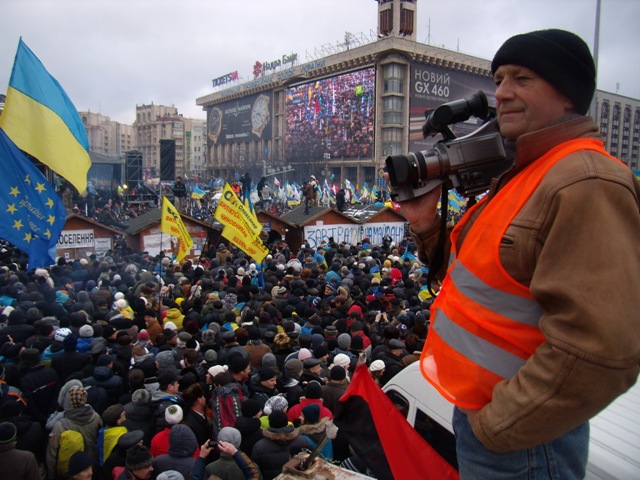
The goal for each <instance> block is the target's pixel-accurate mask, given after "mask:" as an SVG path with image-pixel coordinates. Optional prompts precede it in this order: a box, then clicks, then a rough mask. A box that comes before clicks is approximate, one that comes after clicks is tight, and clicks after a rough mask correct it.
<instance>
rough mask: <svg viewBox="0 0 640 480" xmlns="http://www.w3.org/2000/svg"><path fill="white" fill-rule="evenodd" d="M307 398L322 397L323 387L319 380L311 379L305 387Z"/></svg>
mask: <svg viewBox="0 0 640 480" xmlns="http://www.w3.org/2000/svg"><path fill="white" fill-rule="evenodd" d="M304 396H305V398H315V399H317V398H320V397H321V396H322V388H321V386H320V383H319V382H316V381H315V380H311V381H310V382H309V383H308V384H307V386H306V387H304Z"/></svg>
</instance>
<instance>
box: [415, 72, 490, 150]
mask: <svg viewBox="0 0 640 480" xmlns="http://www.w3.org/2000/svg"><path fill="white" fill-rule="evenodd" d="M410 84H411V86H410V88H411V97H410V99H409V151H410V152H416V151H420V150H425V149H426V148H427V147H428V146H430V145H432V144H433V143H434V142H435V141H438V140H442V136H440V135H436V136H435V137H432V138H428V139H423V138H422V124H423V123H424V120H425V111H427V112H430V111H431V110H433V109H434V108H436V107H438V106H440V105H442V104H443V103H447V102H452V101H454V100H460V99H463V98H468V97H469V96H470V95H472V94H474V93H476V92H477V91H478V90H482V91H483V92H484V93H485V94H486V96H487V99H488V100H489V105H493V106H495V96H494V92H495V89H496V87H495V84H494V82H493V79H492V78H489V77H481V76H478V75H473V74H471V73H467V72H459V71H454V70H448V69H444V68H441V67H437V66H434V65H423V64H417V63H415V64H413V65H411V82H410ZM481 123H482V122H481V121H480V120H478V119H475V118H471V119H470V120H469V121H468V122H462V123H459V124H456V125H455V126H454V127H453V128H452V130H453V133H454V134H456V136H461V135H465V134H467V133H471V132H472V131H473V130H475V129H476V128H477V127H478V126H479V125H480V124H481Z"/></svg>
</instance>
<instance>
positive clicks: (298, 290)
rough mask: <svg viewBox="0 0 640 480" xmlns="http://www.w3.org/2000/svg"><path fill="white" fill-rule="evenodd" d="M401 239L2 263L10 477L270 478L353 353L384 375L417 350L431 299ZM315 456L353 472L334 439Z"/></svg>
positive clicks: (357, 465) (1, 377)
mask: <svg viewBox="0 0 640 480" xmlns="http://www.w3.org/2000/svg"><path fill="white" fill-rule="evenodd" d="M386 240H388V239H386ZM407 248H409V249H411V248H413V247H412V246H411V245H409V246H408V245H407V244H404V243H403V244H399V245H396V244H393V243H392V242H390V241H385V242H384V243H383V244H382V245H371V244H370V243H369V242H368V240H367V239H365V240H364V241H363V242H362V243H359V244H357V245H345V244H336V243H335V242H334V241H333V240H332V239H330V241H325V242H323V243H322V244H321V245H320V246H319V247H318V248H309V247H308V246H303V248H302V249H301V250H300V251H299V252H297V253H295V252H294V253H292V252H291V251H290V249H289V247H288V246H287V245H286V244H284V243H280V244H277V245H275V244H274V245H272V246H271V250H270V254H269V255H268V256H267V257H266V259H265V261H264V263H263V264H261V265H260V264H258V265H256V264H255V263H252V261H251V259H250V258H247V257H246V256H245V255H244V254H243V253H242V252H241V251H239V250H236V249H235V248H233V247H228V246H227V245H225V244H220V245H219V246H218V247H217V248H214V249H213V251H211V252H210V254H209V255H202V256H201V257H200V258H198V259H196V260H194V261H193V262H191V261H186V262H184V263H182V264H181V265H179V264H177V263H174V262H172V261H171V259H170V258H169V257H166V256H162V255H160V256H155V257H152V256H150V255H148V254H147V253H136V252H132V251H130V250H123V251H117V252H112V251H110V252H108V253H107V255H105V256H104V257H101V258H96V257H95V256H92V257H90V258H87V259H84V258H82V259H76V260H73V261H65V260H64V259H62V258H61V259H60V260H59V261H58V263H57V264H56V265H54V266H52V267H50V268H47V269H36V270H35V271H33V272H28V271H25V270H24V269H22V268H20V264H19V263H12V262H10V261H8V260H9V259H8V258H7V257H5V258H4V260H5V261H4V262H3V266H2V267H0V293H1V294H2V296H0V303H2V307H1V308H2V311H1V312H2V313H1V315H0V327H1V328H0V462H2V464H3V465H8V464H9V463H8V462H10V461H13V460H18V459H19V468H18V469H17V470H16V472H15V474H14V476H12V478H16V479H22V478H25V479H44V478H48V479H49V480H54V479H58V478H96V479H97V478H100V479H133V478H136V479H144V478H158V479H161V478H174V479H175V478H185V479H189V478H193V479H201V478H225V479H226V478H238V479H243V478H264V479H271V478H274V477H275V476H277V475H278V474H279V473H280V472H281V471H282V467H283V465H284V463H286V462H287V461H289V460H290V458H292V456H293V455H295V454H297V453H299V452H300V451H305V450H306V451H312V450H313V449H314V447H315V446H316V445H318V444H319V443H320V441H321V439H322V437H323V436H324V433H325V430H326V429H327V427H328V426H330V424H331V422H332V420H333V418H334V416H336V415H337V414H338V413H339V410H340V407H341V404H340V402H339V398H340V397H341V396H342V394H343V393H344V392H345V390H346V388H347V386H348V384H349V381H350V378H351V376H352V375H353V372H354V369H355V367H356V363H357V360H358V358H359V357H360V356H364V358H366V361H367V364H368V365H369V366H370V371H371V372H372V375H373V377H374V378H375V380H376V381H377V382H378V383H379V384H381V385H383V384H384V383H385V382H386V381H388V379H389V378H391V377H392V376H393V375H394V374H396V373H397V372H398V371H400V370H401V369H402V368H404V366H406V365H407V364H408V363H410V362H411V361H415V360H416V359H417V358H418V355H416V352H418V351H419V350H420V349H421V347H422V344H423V342H424V340H425V338H426V334H427V327H428V321H429V320H428V319H429V311H428V306H429V303H430V299H429V297H428V294H427V291H426V290H425V288H424V287H425V283H426V282H425V278H424V277H425V275H424V274H425V272H424V269H423V268H422V267H421V266H420V265H419V264H418V263H417V262H411V261H410V260H409V258H412V257H411V256H410V255H405V256H403V254H404V253H405V252H406V249H407ZM407 253H408V252H407ZM74 432H75V433H76V435H73V433H74ZM321 455H322V456H323V457H324V458H325V459H326V460H328V461H330V462H334V463H336V464H342V465H343V466H345V467H346V468H351V469H352V470H363V467H362V462H361V461H359V459H358V458H356V457H354V456H353V453H352V451H350V449H349V444H348V439H347V438H344V437H343V436H342V435H341V434H340V432H339V433H338V436H337V437H336V438H334V439H333V440H331V441H329V442H327V444H326V445H324V447H323V448H322V450H321ZM11 464H12V465H13V462H12V463H11Z"/></svg>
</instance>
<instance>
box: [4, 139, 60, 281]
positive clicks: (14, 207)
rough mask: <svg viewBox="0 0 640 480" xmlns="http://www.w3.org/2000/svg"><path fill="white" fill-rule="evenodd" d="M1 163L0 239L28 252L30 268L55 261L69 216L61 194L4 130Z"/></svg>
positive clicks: (47, 264)
mask: <svg viewBox="0 0 640 480" xmlns="http://www.w3.org/2000/svg"><path fill="white" fill-rule="evenodd" d="M0 165H2V175H0V211H2V212H3V217H2V222H0V238H4V239H5V240H7V241H8V242H10V243H11V244H13V245H14V246H16V247H18V248H19V249H20V250H22V251H23V252H25V253H26V254H28V255H29V269H33V268H38V267H43V266H49V265H51V264H53V263H54V262H55V259H54V256H55V248H56V244H57V242H58V238H59V237H60V232H61V231H62V228H63V227H64V224H65V221H66V218H67V214H66V211H65V209H64V206H63V205H62V201H61V200H60V197H59V196H58V194H57V193H56V192H55V191H54V189H53V187H52V186H51V184H50V183H49V182H47V179H46V178H45V177H44V175H43V174H42V173H41V172H40V170H38V169H37V168H36V166H35V165H34V164H33V162H32V161H31V160H30V159H29V157H27V155H25V153H24V152H22V151H21V150H20V149H19V148H18V147H16V145H15V144H14V143H13V142H12V141H11V139H10V138H9V137H8V136H7V134H6V133H5V132H4V130H2V129H0Z"/></svg>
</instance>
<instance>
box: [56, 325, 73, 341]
mask: <svg viewBox="0 0 640 480" xmlns="http://www.w3.org/2000/svg"><path fill="white" fill-rule="evenodd" d="M70 333H71V330H69V329H68V328H59V329H58V330H56V333H54V334H53V339H54V340H56V341H58V342H62V341H63V340H64V339H65V338H67V335H69V334H70Z"/></svg>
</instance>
